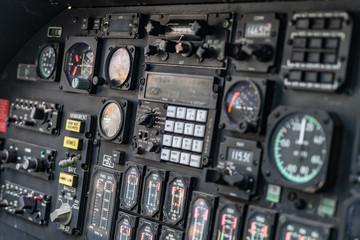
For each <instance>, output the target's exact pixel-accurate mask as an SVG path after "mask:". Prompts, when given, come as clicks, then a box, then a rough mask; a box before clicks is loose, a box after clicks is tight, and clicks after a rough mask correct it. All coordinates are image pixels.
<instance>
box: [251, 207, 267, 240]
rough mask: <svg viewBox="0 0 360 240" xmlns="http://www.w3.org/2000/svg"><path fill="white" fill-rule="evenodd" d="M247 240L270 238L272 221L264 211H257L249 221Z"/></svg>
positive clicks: (265, 239)
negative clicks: (270, 221)
mask: <svg viewBox="0 0 360 240" xmlns="http://www.w3.org/2000/svg"><path fill="white" fill-rule="evenodd" d="M246 226H247V229H246V230H245V231H246V232H245V240H269V239H270V231H271V229H270V223H269V221H268V220H267V219H266V215H265V214H263V213H256V214H254V215H253V216H251V218H249V220H248V222H247V225H246Z"/></svg>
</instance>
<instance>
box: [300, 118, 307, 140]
mask: <svg viewBox="0 0 360 240" xmlns="http://www.w3.org/2000/svg"><path fill="white" fill-rule="evenodd" d="M305 126H306V119H305V118H303V119H302V120H301V129H300V136H299V145H302V144H303V143H304V136H305Z"/></svg>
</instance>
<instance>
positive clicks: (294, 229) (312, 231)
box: [279, 223, 324, 240]
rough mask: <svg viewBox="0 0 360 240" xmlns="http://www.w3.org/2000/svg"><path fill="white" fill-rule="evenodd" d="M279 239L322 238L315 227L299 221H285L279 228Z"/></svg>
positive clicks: (306, 239)
mask: <svg viewBox="0 0 360 240" xmlns="http://www.w3.org/2000/svg"><path fill="white" fill-rule="evenodd" d="M279 240H324V238H323V237H322V236H321V234H320V233H319V230H317V229H316V228H313V227H310V226H306V225H303V224H300V223H286V224H285V225H283V226H282V227H281V229H280V238H279Z"/></svg>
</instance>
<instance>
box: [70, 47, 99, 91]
mask: <svg viewBox="0 0 360 240" xmlns="http://www.w3.org/2000/svg"><path fill="white" fill-rule="evenodd" d="M94 58H95V56H94V52H93V51H92V50H91V48H90V47H89V45H87V44H86V43H77V44H75V45H73V46H72V47H71V48H70V49H69V51H68V53H67V60H66V66H65V73H66V77H67V79H68V81H69V84H70V86H76V85H78V84H77V82H79V81H80V80H90V77H91V76H92V74H93V72H94V63H95V59H94Z"/></svg>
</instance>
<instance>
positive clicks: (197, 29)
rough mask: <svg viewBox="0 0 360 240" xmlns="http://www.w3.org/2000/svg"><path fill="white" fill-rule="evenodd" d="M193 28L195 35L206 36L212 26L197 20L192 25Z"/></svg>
mask: <svg viewBox="0 0 360 240" xmlns="http://www.w3.org/2000/svg"><path fill="white" fill-rule="evenodd" d="M191 30H192V31H193V32H194V34H195V36H202V37H203V36H205V35H207V34H209V33H210V28H209V26H207V25H206V24H205V23H202V22H198V21H195V22H194V23H193V24H192V26H191Z"/></svg>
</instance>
